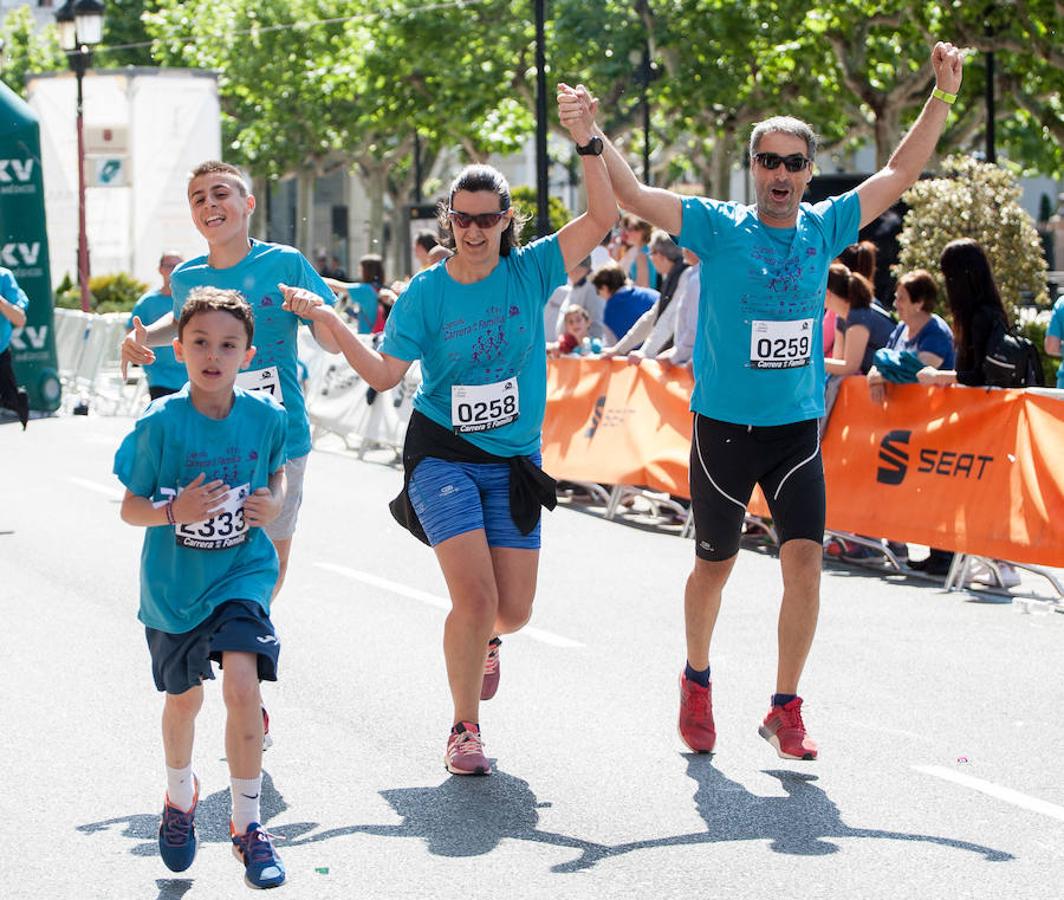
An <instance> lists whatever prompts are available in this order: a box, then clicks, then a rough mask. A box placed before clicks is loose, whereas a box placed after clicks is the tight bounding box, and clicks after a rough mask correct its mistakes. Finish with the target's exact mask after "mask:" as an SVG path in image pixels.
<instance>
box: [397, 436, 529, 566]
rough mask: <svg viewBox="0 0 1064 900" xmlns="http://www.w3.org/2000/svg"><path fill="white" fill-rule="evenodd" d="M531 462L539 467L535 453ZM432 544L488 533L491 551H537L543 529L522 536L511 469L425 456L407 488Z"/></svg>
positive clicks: (415, 510)
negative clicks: (513, 508)
mask: <svg viewBox="0 0 1064 900" xmlns="http://www.w3.org/2000/svg"><path fill="white" fill-rule="evenodd" d="M533 460H534V461H535V463H536V465H537V466H538V465H539V464H540V461H541V458H540V455H539V454H538V453H537V454H536V455H535V456H534V457H533ZM407 493H408V494H409V495H410V504H411V506H413V507H414V512H416V513H417V517H418V520H419V521H420V522H421V527H422V528H423V529H425V536H426V537H427V538H428V539H429V544H431V545H432V546H433V547H435V546H436V545H437V544H442V543H443V542H444V541H445V540H447V539H448V538H453V537H455V536H456V535H459V534H465V533H466V532H467V531H476V530H477V529H481V528H482V529H484V534H485V535H486V537H487V539H488V546H489V547H516V548H518V549H520V550H538V549H539V544H540V541H539V529H540V523H539V522H537V523H536V527H535V528H533V529H532V531H531V532H530V533H529V534H522V533H521V529H519V528H518V527H517V525H515V524H514V520H513V516H512V515H511V514H510V467H509V466H508V465H504V464H502V463H464V462H449V461H447V460H443V459H437V458H436V457H434V456H427V457H425V458H424V459H423V460H421V462H419V463H418V464H417V468H416V469H414V472H413V474H412V475H411V476H410V483H409V485H408V487H407Z"/></svg>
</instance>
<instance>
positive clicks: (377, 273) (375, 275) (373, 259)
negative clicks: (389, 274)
mask: <svg viewBox="0 0 1064 900" xmlns="http://www.w3.org/2000/svg"><path fill="white" fill-rule="evenodd" d="M358 267H359V269H360V270H361V273H360V274H361V275H362V280H363V281H364V282H366V283H367V284H372V285H373V286H374V287H375V288H379V287H380V286H381V285H382V284H384V262H383V261H382V260H381V258H380V257H379V256H378V255H377V254H376V253H367V254H366V255H365V256H363V257H362V258H361V259H359V261H358Z"/></svg>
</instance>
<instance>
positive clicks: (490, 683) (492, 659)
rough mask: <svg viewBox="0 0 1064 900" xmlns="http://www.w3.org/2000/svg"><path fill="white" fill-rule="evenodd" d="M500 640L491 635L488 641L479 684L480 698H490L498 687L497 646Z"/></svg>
mask: <svg viewBox="0 0 1064 900" xmlns="http://www.w3.org/2000/svg"><path fill="white" fill-rule="evenodd" d="M501 646H502V640H501V639H500V638H497V637H493V638H492V639H491V640H490V641H488V655H487V657H486V658H485V660H484V681H483V682H481V685H480V699H481V700H490V699H491V698H492V697H494V696H495V692H496V691H497V690H498V689H499V674H500V673H499V648H500V647H501Z"/></svg>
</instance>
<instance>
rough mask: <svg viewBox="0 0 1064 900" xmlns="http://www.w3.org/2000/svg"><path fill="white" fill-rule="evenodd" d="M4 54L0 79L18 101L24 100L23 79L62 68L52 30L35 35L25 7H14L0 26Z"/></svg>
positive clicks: (45, 30) (64, 64) (64, 61)
mask: <svg viewBox="0 0 1064 900" xmlns="http://www.w3.org/2000/svg"><path fill="white" fill-rule="evenodd" d="M0 41H3V42H4V52H3V54H2V57H0V78H2V79H3V81H4V83H5V84H6V85H7V86H8V87H9V88H11V90H13V91H14V92H15V93H16V94H18V95H19V96H20V97H25V96H26V76H27V75H32V74H34V73H37V72H51V71H54V70H56V69H65V68H66V56H65V55H64V54H63V51H62V50H60V49H59V38H58V36H57V35H56V31H55V27H54V26H52V25H49V26H47V27H45V28H44V30H43V31H41V32H40V33H38V32H37V31H36V26H35V23H34V20H33V14H32V13H31V12H30V8H29V7H28V6H17V7H15V9H13V10H11V12H9V13H8V14H7V15H6V16H5V17H4V21H3V24H2V25H0Z"/></svg>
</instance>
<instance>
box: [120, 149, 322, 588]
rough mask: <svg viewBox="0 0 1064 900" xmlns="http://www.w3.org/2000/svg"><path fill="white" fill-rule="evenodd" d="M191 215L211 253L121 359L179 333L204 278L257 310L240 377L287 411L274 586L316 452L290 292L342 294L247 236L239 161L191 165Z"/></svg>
mask: <svg viewBox="0 0 1064 900" xmlns="http://www.w3.org/2000/svg"><path fill="white" fill-rule="evenodd" d="M188 204H189V210H190V211H191V213H192V223H193V224H194V225H195V226H196V230H197V231H198V232H199V233H200V234H201V235H203V238H204V240H205V241H206V242H207V253H206V255H204V256H197V257H196V258H195V259H190V260H187V261H185V262H183V263H182V264H181V265H180V266H178V267H177V268H176V269H175V270H174V272H173V274H172V275H171V278H170V285H171V290H172V292H173V296H174V308H173V313H172V314H170V315H167V316H163V317H162V318H160V319H158V320H157V321H155V322H154V323H152V324H151V325H150V326H148V327H145V326H144V325H143V324H142V323H141V322H140V320H139V319H134V320H133V331H132V333H131V334H129V335H128V336H127V337H126V339H125V340H124V341H123V342H122V364H123V367H124V366H125V365H126V364H127V363H137V364H138V365H145V364H148V363H152V362H154V360H155V354H154V353H153V352H152V350H151V348H152V347H161V346H165V345H167V344H169V343H170V341H172V340H173V338H174V334H175V326H174V323H175V318H176V317H177V316H180V315H181V308H182V306H183V305H184V303H185V301H186V299H187V297H188V293H189V291H190V290H192V289H193V288H195V287H197V286H199V285H207V286H210V287H216V288H224V289H227V290H236V291H240V292H241V293H242V294H244V296H246V297H247V298H248V299H249V301H250V303H251V306H252V309H253V310H254V313H255V330H256V332H257V333H258V341H259V352H258V353H257V354H256V355H255V360H254V362H253V363H252V364H251V367H250V368H249V369H248V371H247V372H243V373H241V376H240V378H238V379H237V384H238V385H240V387H243V388H245V389H248V390H259V391H264V392H267V393H269V394H270V395H272V396H273V397H274V399H276V400H278V401H280V402H281V403H282V404H283V406H284V408H285V411H286V412H287V413H288V436H287V454H288V459H287V462H286V464H285V475H286V477H287V480H288V495H287V498H286V500H285V507H284V509H283V510H282V511H281V515H280V516H278V517H277V521H276V522H274V523H273V524H272V525H271V526H270V528H269V529H267V534H268V535H269V537H270V540H272V541H273V544H274V547H276V548H277V556H278V558H279V560H280V572H279V574H278V577H277V584H276V586H275V588H274V594H275V595H276V593H277V592H278V591H280V589H281V585H282V584H283V583H284V578H285V573H286V572H287V570H288V558H289V555H290V554H291V551H292V537H293V535H294V534H295V530H296V517H297V514H298V512H299V505H300V503H301V502H302V500H303V473H304V472H305V471H306V465H307V454H309V453H310V420H309V419H308V418H307V408H306V404H305V402H304V399H303V391H302V389H301V388H300V384H299V375H298V365H297V362H296V358H297V357H296V349H297V348H296V332H297V331H298V328H299V322H300V319H298V318H297V317H296V316H294V315H293V314H292V313H290V312H289V311H288V309H287V307H286V306H285V305H284V304H285V302H286V301H288V300H289V299H290V298H292V297H297V296H300V295H307V296H313V297H320V298H321V299H322V300H324V301H325V302H326V303H328V304H330V305H331V304H333V303H335V302H336V300H335V298H334V296H333V292H332V291H331V290H329V288H328V286H327V285H326V284H325V282H324V281H322V279H321V276H320V275H319V274H318V273H317V272H316V271H315V270H314V266H312V265H311V264H310V261H309V260H308V259H306V258H305V257H304V256H303V254H302V253H300V252H299V251H298V250H296V249H294V248H292V247H287V246H285V245H283V244H267V243H264V242H262V241H257V240H253V239H251V238H250V237H249V236H248V227H249V223H250V220H251V214H252V212H253V211H254V210H255V197H254V196H253V195H252V194H251V193H250V191H249V190H248V185H247V182H246V181H245V179H244V174H243V173H242V172H241V171H240V169H238V168H237V167H236V166H231V165H229V164H228V163H223V162H218V161H216V160H208V161H207V162H205V163H201V164H200V165H199V166H197V167H196V168H195V169H193V171H192V175H191V177H190V179H189V182H188ZM302 321H304V322H305V323H306V324H308V325H311V331H312V333H313V334H314V338H315V340H316V341H317V342H318V343H319V344H320V345H321V346H322V347H323V348H324V349H325V350H327V351H329V352H330V353H336V352H338V351H339V349H340V348H339V347H338V346H337V344H336V342H335V339H334V338H333V337H332V335H331V333H330V332H329V331H328V329H326V328H323V327H321V326H317V325H312V324H311V323H310V321H309V320H306V319H304V320H302Z"/></svg>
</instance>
